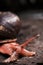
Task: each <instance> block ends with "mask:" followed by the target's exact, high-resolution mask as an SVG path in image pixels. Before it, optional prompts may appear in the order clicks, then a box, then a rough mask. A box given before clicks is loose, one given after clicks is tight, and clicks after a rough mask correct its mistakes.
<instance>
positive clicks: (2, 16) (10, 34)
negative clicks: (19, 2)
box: [0, 12, 21, 39]
mask: <svg viewBox="0 0 43 65" xmlns="http://www.w3.org/2000/svg"><path fill="white" fill-rule="evenodd" d="M20 29H21V20H20V18H19V17H18V16H17V15H16V14H13V13H11V12H4V13H3V12H0V39H3V38H4V39H6V38H14V37H16V36H17V35H18V33H19V31H20Z"/></svg>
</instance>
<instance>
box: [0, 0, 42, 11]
mask: <svg viewBox="0 0 43 65" xmlns="http://www.w3.org/2000/svg"><path fill="white" fill-rule="evenodd" d="M41 8H43V0H0V11H13V12H18V11H19V12H20V11H23V10H27V9H29V10H30V9H41Z"/></svg>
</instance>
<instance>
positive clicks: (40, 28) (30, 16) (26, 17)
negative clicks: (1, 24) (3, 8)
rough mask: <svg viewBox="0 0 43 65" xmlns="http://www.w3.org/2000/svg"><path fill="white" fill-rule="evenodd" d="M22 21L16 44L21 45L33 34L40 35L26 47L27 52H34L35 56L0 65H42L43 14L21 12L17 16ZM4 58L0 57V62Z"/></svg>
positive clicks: (0, 64)
mask: <svg viewBox="0 0 43 65" xmlns="http://www.w3.org/2000/svg"><path fill="white" fill-rule="evenodd" d="M18 15H19V17H20V18H21V19H22V28H21V31H20V32H19V35H18V37H17V38H18V42H19V43H20V44H21V43H23V42H24V41H26V40H27V39H28V38H30V37H32V36H33V35H35V34H40V37H39V38H37V39H34V40H33V41H32V42H31V43H30V44H28V46H27V47H26V49H27V50H29V51H35V52H36V54H35V56H33V57H22V58H20V59H18V61H16V62H11V63H1V62H0V65H39V64H41V63H43V12H29V11H26V12H21V13H20V14H18ZM2 59H4V57H2V55H0V61H2Z"/></svg>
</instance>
